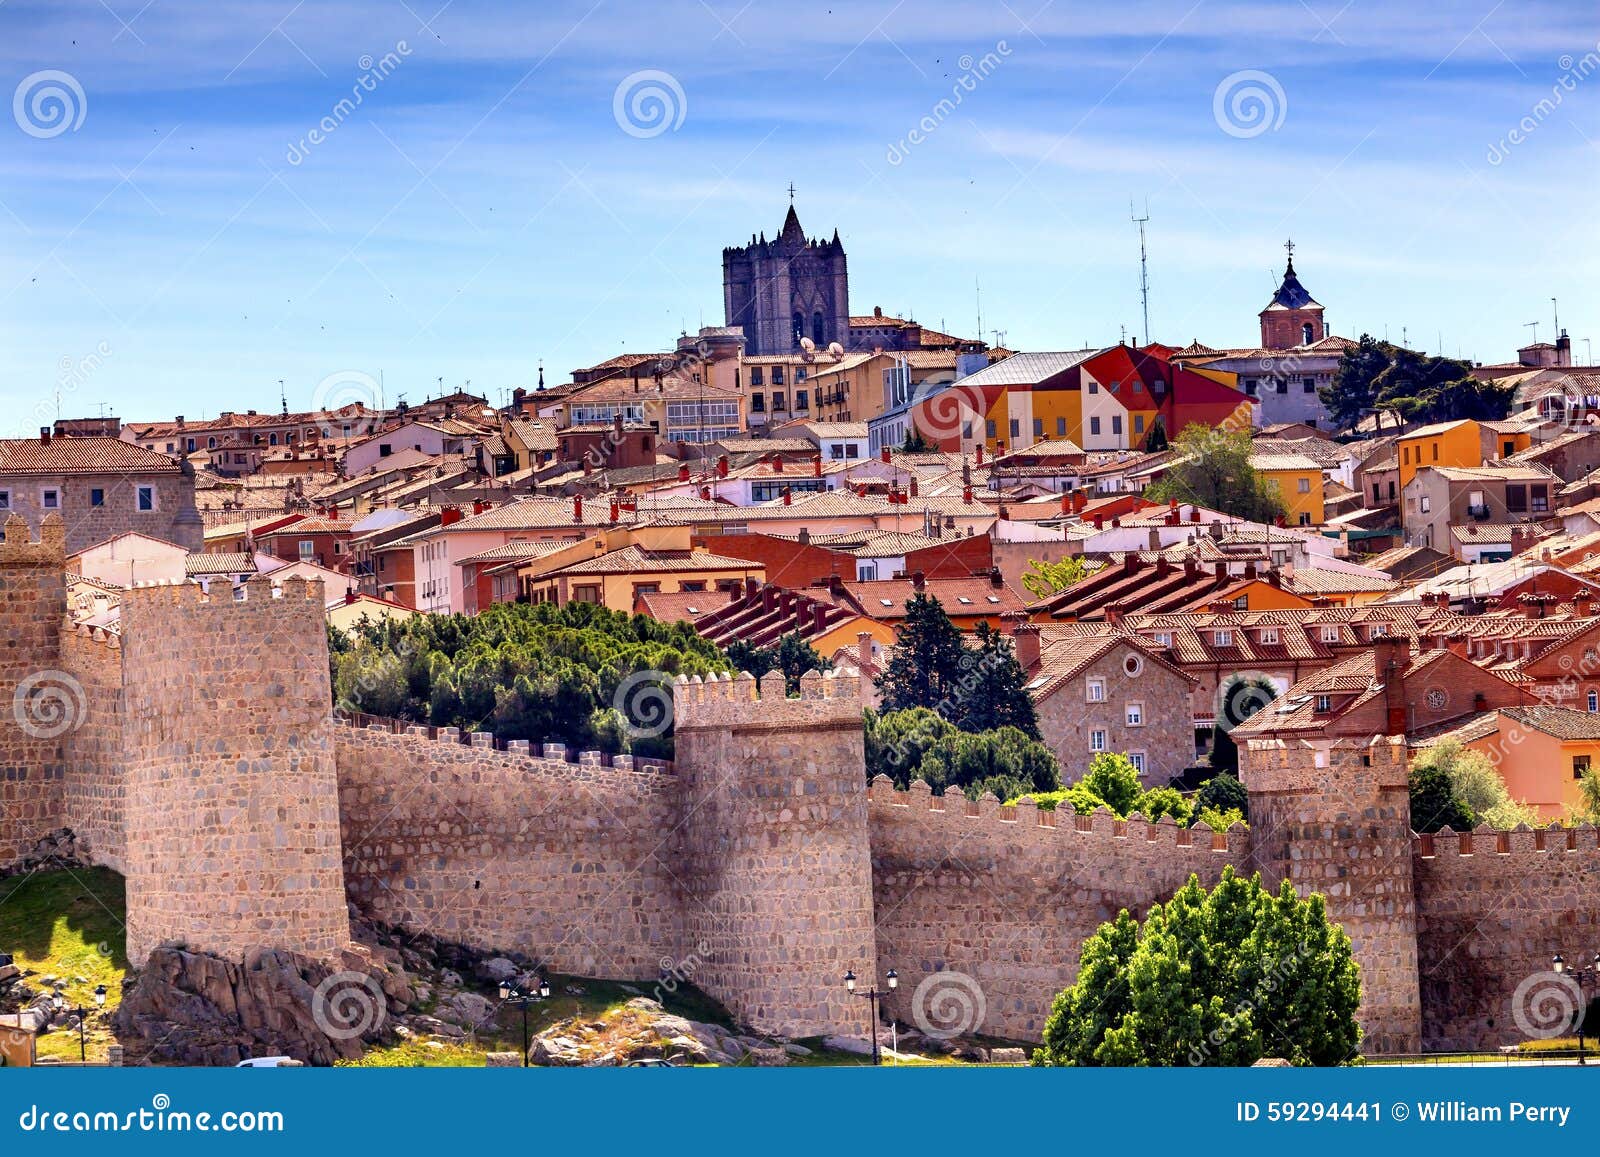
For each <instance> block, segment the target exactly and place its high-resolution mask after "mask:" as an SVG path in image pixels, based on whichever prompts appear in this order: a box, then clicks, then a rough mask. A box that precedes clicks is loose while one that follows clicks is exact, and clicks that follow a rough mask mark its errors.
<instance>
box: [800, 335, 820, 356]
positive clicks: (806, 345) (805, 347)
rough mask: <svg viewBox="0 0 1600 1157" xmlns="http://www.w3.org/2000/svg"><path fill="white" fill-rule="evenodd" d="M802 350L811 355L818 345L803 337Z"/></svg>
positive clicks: (801, 341) (801, 340)
mask: <svg viewBox="0 0 1600 1157" xmlns="http://www.w3.org/2000/svg"><path fill="white" fill-rule="evenodd" d="M800 348H801V349H803V350H805V351H806V353H810V352H811V351H812V350H814V349H816V348H817V343H816V342H814V341H812V340H811V339H810V338H808V337H803V338H801V339H800Z"/></svg>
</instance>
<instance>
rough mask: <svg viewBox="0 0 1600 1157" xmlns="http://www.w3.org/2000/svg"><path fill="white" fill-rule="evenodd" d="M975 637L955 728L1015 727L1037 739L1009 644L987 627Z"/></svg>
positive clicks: (1024, 682)
mask: <svg viewBox="0 0 1600 1157" xmlns="http://www.w3.org/2000/svg"><path fill="white" fill-rule="evenodd" d="M977 637H978V647H977V650H976V651H974V652H971V657H972V660H973V664H972V667H971V668H970V669H969V671H968V672H966V673H965V685H964V690H963V692H962V695H961V698H960V701H959V708H960V710H959V713H958V715H957V717H956V719H955V720H954V722H955V725H956V726H957V727H959V728H961V730H963V731H991V730H993V729H994V728H996V727H1015V728H1016V729H1017V730H1018V731H1021V732H1022V733H1023V734H1025V735H1028V736H1030V737H1032V738H1034V739H1038V738H1039V716H1038V713H1037V712H1035V711H1034V707H1033V697H1032V696H1031V695H1029V694H1028V691H1027V682H1028V679H1027V675H1026V674H1024V673H1023V670H1022V664H1020V663H1018V662H1017V655H1016V652H1015V651H1013V650H1012V648H1011V640H1010V639H1007V638H1006V637H1005V636H1004V635H1002V634H1001V633H1000V632H999V631H996V630H994V629H993V628H991V627H990V626H989V624H988V623H979V624H978V630H977Z"/></svg>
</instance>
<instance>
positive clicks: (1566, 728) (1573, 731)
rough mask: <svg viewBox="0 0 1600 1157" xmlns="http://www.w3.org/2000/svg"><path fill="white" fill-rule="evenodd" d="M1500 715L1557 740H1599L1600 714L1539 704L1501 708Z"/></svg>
mask: <svg viewBox="0 0 1600 1157" xmlns="http://www.w3.org/2000/svg"><path fill="white" fill-rule="evenodd" d="M1500 714H1501V715H1504V716H1507V717H1508V718H1511V719H1514V720H1516V721H1517V722H1518V723H1520V724H1522V725H1523V726H1524V727H1532V728H1534V729H1535V730H1537V731H1542V732H1544V733H1545V734H1546V735H1553V736H1555V737H1556V738H1557V739H1600V714H1596V713H1595V712H1592V711H1576V710H1574V709H1573V708H1571V707H1555V706H1552V705H1550V704H1543V703H1541V704H1535V705H1533V706H1530V707H1502V708H1501V709H1500Z"/></svg>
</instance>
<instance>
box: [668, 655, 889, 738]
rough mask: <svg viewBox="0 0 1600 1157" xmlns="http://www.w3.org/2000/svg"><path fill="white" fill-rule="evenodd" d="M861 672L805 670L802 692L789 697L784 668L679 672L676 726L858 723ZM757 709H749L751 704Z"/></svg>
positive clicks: (850, 669)
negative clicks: (762, 671)
mask: <svg viewBox="0 0 1600 1157" xmlns="http://www.w3.org/2000/svg"><path fill="white" fill-rule="evenodd" d="M860 697H861V673H860V672H859V671H857V670H856V669H855V668H853V667H841V668H839V669H837V670H832V671H826V672H823V671H807V672H806V673H805V674H804V675H802V676H801V677H800V695H799V697H798V698H790V697H789V695H788V690H787V684H786V682H785V680H784V677H783V674H782V673H781V672H779V671H768V672H767V673H766V674H765V675H764V676H762V677H761V678H760V679H757V678H756V677H755V676H753V675H751V674H750V672H748V671H740V672H739V673H738V674H737V675H726V674H723V675H711V676H708V677H707V678H704V679H702V678H701V677H700V676H699V675H680V676H678V678H677V679H676V680H674V681H673V684H672V705H673V724H674V727H675V728H676V730H678V731H685V730H694V729H705V728H736V729H747V728H757V729H777V728H794V729H805V728H810V729H815V728H819V727H830V726H838V725H842V724H848V725H852V726H856V727H859V726H860V725H861V698H860ZM756 704H759V706H760V710H759V711H756V712H753V711H752V710H751V707H752V705H756Z"/></svg>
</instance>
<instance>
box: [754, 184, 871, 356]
mask: <svg viewBox="0 0 1600 1157" xmlns="http://www.w3.org/2000/svg"><path fill="white" fill-rule="evenodd" d="M722 297H723V305H724V307H725V310H726V318H727V321H726V324H728V325H730V326H737V327H739V328H740V329H742V330H744V337H745V352H746V353H747V354H758V355H759V354H786V353H792V352H794V351H796V350H798V349H799V348H800V340H801V338H809V339H811V341H812V342H814V343H815V344H816V347H817V348H818V349H826V348H827V347H828V345H829V343H831V342H838V343H839V344H840V345H843V346H845V347H846V348H848V347H849V345H850V275H849V271H848V266H847V264H846V260H845V253H844V245H843V243H841V242H840V240H839V231H838V230H837V229H835V230H834V231H833V237H832V239H830V240H827V241H820V240H817V239H816V238H807V237H806V234H805V230H804V229H802V228H801V227H800V216H799V214H798V213H796V212H795V208H794V186H793V185H790V186H789V213H788V215H787V216H786V217H784V219H783V226H782V227H781V228H780V229H779V231H778V235H777V236H776V237H775V238H774V239H773V240H771V241H768V240H767V235H766V234H765V233H763V234H761V236H760V237H759V238H757V237H754V236H752V237H751V238H750V244H749V245H745V246H730V247H729V248H727V249H724V250H723V251H722Z"/></svg>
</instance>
